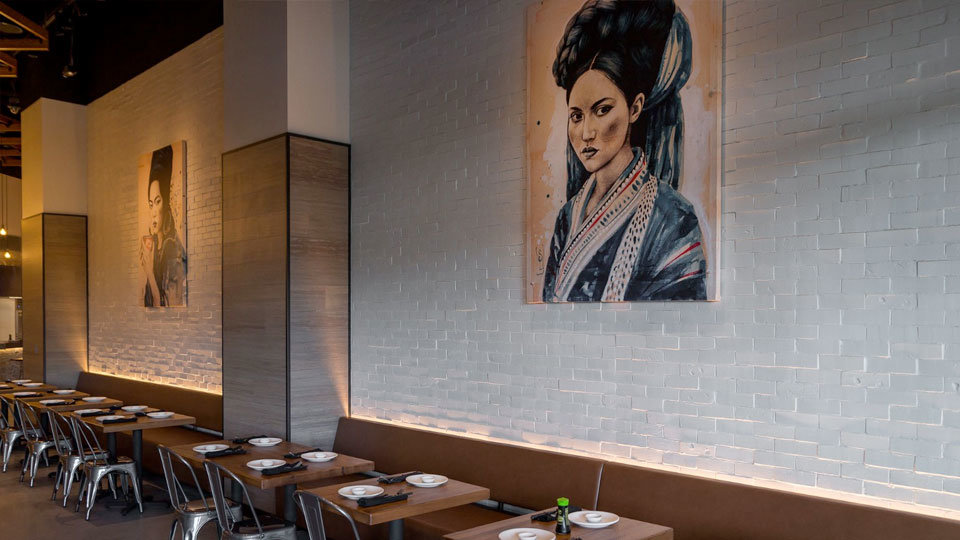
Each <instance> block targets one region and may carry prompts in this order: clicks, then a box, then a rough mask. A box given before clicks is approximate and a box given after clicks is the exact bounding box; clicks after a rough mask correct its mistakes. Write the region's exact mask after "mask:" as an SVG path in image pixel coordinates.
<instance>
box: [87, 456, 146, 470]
mask: <svg viewBox="0 0 960 540" xmlns="http://www.w3.org/2000/svg"><path fill="white" fill-rule="evenodd" d="M133 463H134V461H133V460H132V459H130V458H128V457H127V456H117V457H116V459H113V458H106V459H103V458H102V457H99V456H92V457H89V459H87V462H86V465H87V466H90V467H109V466H111V465H132V464H133Z"/></svg>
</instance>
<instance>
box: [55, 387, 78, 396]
mask: <svg viewBox="0 0 960 540" xmlns="http://www.w3.org/2000/svg"><path fill="white" fill-rule="evenodd" d="M74 392H76V390H73V389H70V390H54V391H53V393H54V394H60V395H61V396H65V395H67V394H72V393H74Z"/></svg>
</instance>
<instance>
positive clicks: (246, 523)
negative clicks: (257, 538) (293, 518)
mask: <svg viewBox="0 0 960 540" xmlns="http://www.w3.org/2000/svg"><path fill="white" fill-rule="evenodd" d="M257 518H258V519H259V520H260V527H261V528H262V529H263V532H264V533H266V532H272V531H281V530H283V529H294V528H295V526H294V524H293V523H290V522H288V521H285V520H283V519H281V518H279V517H277V516H273V515H270V514H258V515H257ZM230 532H231V533H233V534H257V532H258V529H257V523H256V522H255V521H253V518H249V519H244V520H242V521H238V522H236V523H235V524H234V525H233V530H232V531H230Z"/></svg>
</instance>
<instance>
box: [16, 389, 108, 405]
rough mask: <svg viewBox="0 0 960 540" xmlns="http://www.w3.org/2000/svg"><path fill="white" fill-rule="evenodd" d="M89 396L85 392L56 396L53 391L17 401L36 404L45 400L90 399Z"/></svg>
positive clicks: (19, 398) (20, 398)
mask: <svg viewBox="0 0 960 540" xmlns="http://www.w3.org/2000/svg"><path fill="white" fill-rule="evenodd" d="M88 396H90V394H87V393H84V392H76V391H75V392H71V393H69V394H54V393H53V392H52V391H51V392H40V395H39V396H32V397H18V398H15V399H18V400H20V401H27V402H35V401H45V400H48V399H63V400H73V399H80V398H85V397H88Z"/></svg>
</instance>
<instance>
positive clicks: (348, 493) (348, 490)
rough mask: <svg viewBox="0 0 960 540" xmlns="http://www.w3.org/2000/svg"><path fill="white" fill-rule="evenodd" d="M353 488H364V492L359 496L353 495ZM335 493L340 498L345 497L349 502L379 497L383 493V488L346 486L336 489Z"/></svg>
mask: <svg viewBox="0 0 960 540" xmlns="http://www.w3.org/2000/svg"><path fill="white" fill-rule="evenodd" d="M355 487H362V488H364V492H363V493H362V494H359V495H358V494H354V492H353V488H355ZM337 493H339V494H340V495H341V496H342V497H346V498H348V499H350V500H351V501H356V500H358V499H362V498H364V497H376V496H377V495H380V494H382V493H383V488H382V487H380V486H347V487H342V488H340V489H338V490H337Z"/></svg>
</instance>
